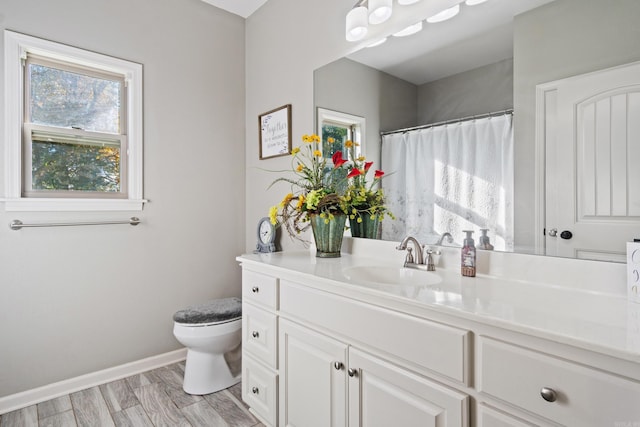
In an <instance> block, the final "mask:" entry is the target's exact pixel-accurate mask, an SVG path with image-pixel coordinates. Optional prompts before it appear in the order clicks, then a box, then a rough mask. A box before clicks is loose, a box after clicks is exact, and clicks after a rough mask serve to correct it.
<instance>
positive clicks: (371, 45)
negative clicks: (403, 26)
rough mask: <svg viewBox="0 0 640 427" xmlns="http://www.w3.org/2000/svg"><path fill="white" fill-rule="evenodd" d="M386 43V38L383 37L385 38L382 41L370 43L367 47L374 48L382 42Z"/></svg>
mask: <svg viewBox="0 0 640 427" xmlns="http://www.w3.org/2000/svg"><path fill="white" fill-rule="evenodd" d="M386 41H387V38H386V37H385V38H383V39H380V40H378V41H377V42H373V43H371V44H370V45H368V46H367V47H376V46H380V45H381V44H382V43H384V42H386Z"/></svg>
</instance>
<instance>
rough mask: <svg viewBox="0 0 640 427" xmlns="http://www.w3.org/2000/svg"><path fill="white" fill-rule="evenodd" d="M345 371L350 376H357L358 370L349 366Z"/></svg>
mask: <svg viewBox="0 0 640 427" xmlns="http://www.w3.org/2000/svg"><path fill="white" fill-rule="evenodd" d="M347 373H348V374H349V376H350V377H357V376H358V370H357V369H353V368H349V370H348V371H347Z"/></svg>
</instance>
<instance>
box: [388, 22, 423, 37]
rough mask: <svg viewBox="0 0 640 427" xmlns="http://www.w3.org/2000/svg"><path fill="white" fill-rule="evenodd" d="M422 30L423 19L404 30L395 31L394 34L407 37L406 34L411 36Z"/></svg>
mask: <svg viewBox="0 0 640 427" xmlns="http://www.w3.org/2000/svg"><path fill="white" fill-rule="evenodd" d="M420 30H422V21H420V22H416V23H415V24H413V25H409V26H408V27H407V28H405V29H404V30H400V31H398V32H397V33H394V34H393V36H394V37H406V36H410V35H411V34H415V33H417V32H418V31H420Z"/></svg>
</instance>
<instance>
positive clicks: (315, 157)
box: [269, 135, 347, 237]
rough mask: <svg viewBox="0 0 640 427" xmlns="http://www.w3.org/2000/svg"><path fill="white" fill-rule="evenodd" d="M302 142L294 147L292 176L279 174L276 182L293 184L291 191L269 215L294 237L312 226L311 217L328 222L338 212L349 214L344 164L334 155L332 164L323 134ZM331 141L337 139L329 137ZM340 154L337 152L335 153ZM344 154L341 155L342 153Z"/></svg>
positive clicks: (312, 136)
mask: <svg viewBox="0 0 640 427" xmlns="http://www.w3.org/2000/svg"><path fill="white" fill-rule="evenodd" d="M302 141H303V144H302V146H300V147H295V148H294V149H293V150H291V155H292V160H291V164H292V170H293V173H294V177H293V178H289V177H280V178H278V179H276V180H275V181H274V182H273V183H272V184H271V185H273V184H275V183H277V182H287V183H289V184H291V192H289V193H288V194H287V195H285V197H284V198H283V199H282V201H280V203H279V204H278V205H276V206H273V207H271V209H270V210H269V218H270V220H271V223H272V224H274V225H277V224H281V225H284V226H285V227H286V229H287V231H288V232H289V234H290V235H291V236H293V237H297V236H298V235H299V234H300V233H301V232H302V231H304V230H306V229H307V228H308V227H309V216H310V215H311V214H317V215H319V216H320V218H321V219H322V220H323V221H324V222H325V223H326V224H328V223H329V222H330V221H333V220H334V219H335V216H336V215H338V214H346V213H347V203H346V199H345V197H344V191H341V187H344V185H341V184H342V183H343V182H344V178H343V176H344V172H341V171H343V170H344V169H343V166H344V164H345V163H346V161H345V162H337V163H336V160H337V158H338V156H336V155H334V156H333V158H332V161H333V165H329V164H328V163H329V162H328V159H327V158H325V157H323V156H322V152H321V151H320V137H319V136H318V135H304V136H303V137H302ZM328 142H329V143H333V142H334V140H333V139H332V138H329V140H328ZM336 154H337V153H336ZM340 157H341V154H340Z"/></svg>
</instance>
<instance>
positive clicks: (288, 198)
mask: <svg viewBox="0 0 640 427" xmlns="http://www.w3.org/2000/svg"><path fill="white" fill-rule="evenodd" d="M291 199H293V194H292V193H289V194H287V195H286V196H284V199H282V201H281V202H280V207H282V208H284V207H285V206H287V205H288V204H289V202H290V201H291Z"/></svg>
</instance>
